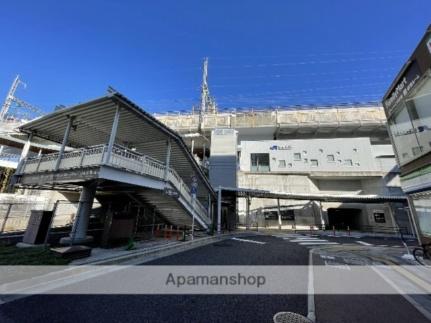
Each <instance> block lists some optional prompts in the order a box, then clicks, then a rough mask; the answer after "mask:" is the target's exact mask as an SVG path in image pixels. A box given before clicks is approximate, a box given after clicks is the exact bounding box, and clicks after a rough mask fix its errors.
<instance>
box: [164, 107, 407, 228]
mask: <svg viewBox="0 0 431 323" xmlns="http://www.w3.org/2000/svg"><path fill="white" fill-rule="evenodd" d="M156 117H157V118H158V119H159V120H160V121H162V122H164V123H165V124H166V125H169V126H170V127H172V128H173V129H175V130H177V131H178V132H180V133H181V134H182V135H183V137H184V138H185V141H186V142H187V143H188V146H189V147H190V149H193V151H192V152H193V154H194V155H195V156H197V157H199V158H207V156H211V157H210V164H209V169H210V174H211V173H216V174H217V176H215V177H216V178H217V180H216V182H217V183H216V185H215V188H217V186H218V185H219V182H220V178H228V179H227V181H231V183H232V178H234V177H233V176H231V175H229V176H223V174H222V172H223V170H224V169H227V166H226V165H223V169H222V168H220V167H219V165H218V164H217V163H214V162H211V161H212V160H213V161H215V160H217V159H216V158H213V157H212V154H213V151H214V150H216V151H217V152H218V151H220V150H221V148H220V146H219V142H218V141H217V142H215V141H214V140H213V137H214V136H213V135H211V132H212V133H213V134H214V129H219V130H217V131H219V132H222V131H223V130H222V129H231V130H235V133H236V137H237V144H238V146H237V158H236V161H235V162H231V163H232V167H236V169H237V171H236V176H235V177H236V185H235V187H238V188H239V189H251V190H263V191H267V192H278V193H283V194H286V193H293V194H298V193H299V194H304V195H307V194H310V195H314V196H319V195H322V196H323V195H328V194H329V195H334V196H337V195H339V196H341V195H344V196H345V195H347V196H360V195H367V196H371V195H372V196H379V197H391V196H398V197H400V196H403V193H402V190H401V188H400V181H399V169H398V167H397V164H396V160H395V155H394V152H393V149H392V146H391V144H390V140H389V137H388V133H387V129H386V120H385V115H384V112H383V109H382V108H381V107H380V106H370V105H353V106H338V107H292V108H277V109H266V110H254V109H250V110H249V111H234V110H232V111H228V112H219V113H212V114H206V115H203V116H200V117H198V116H196V115H193V114H186V115H184V114H177V115H169V114H167V115H157V116H156ZM224 131H225V132H226V130H224ZM223 149H225V146H223V147H222V150H223ZM230 155H232V153H230ZM232 167H231V168H229V169H232ZM213 168H216V169H213ZM221 181H223V179H222V180H221ZM222 186H223V185H222ZM225 186H230V187H232V184H231V185H225ZM237 197H238V196H237ZM247 201H249V205H248V207H249V218H247V217H246V214H247ZM236 203H237V209H236V212H237V213H236V214H235V217H236V218H237V221H238V223H239V224H244V225H260V226H267V227H268V226H274V227H276V226H278V225H279V222H278V219H277V218H278V212H279V213H281V218H282V223H281V225H282V226H283V227H286V228H290V227H292V226H294V225H296V226H301V225H302V226H304V225H305V226H307V227H308V226H321V225H325V226H326V227H331V228H332V226H335V227H336V228H339V229H346V228H347V227H349V228H350V229H352V230H353V229H358V230H369V229H373V228H374V229H378V228H380V229H382V228H383V229H384V228H387V230H389V231H390V230H392V229H393V230H396V227H403V229H404V230H405V231H408V232H412V231H413V230H412V224H411V223H410V222H409V221H408V216H407V213H406V204H405V203H404V202H403V199H400V201H399V202H394V201H389V200H388V202H385V201H383V200H382V202H373V203H364V202H358V203H352V202H350V203H346V202H336V201H332V202H317V201H315V200H312V199H311V198H310V200H305V199H301V200H297V199H292V200H289V199H281V200H279V202H278V203H277V199H274V198H271V199H266V198H251V199H246V198H241V197H240V198H237V199H236Z"/></svg>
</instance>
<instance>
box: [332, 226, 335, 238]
mask: <svg viewBox="0 0 431 323" xmlns="http://www.w3.org/2000/svg"><path fill="white" fill-rule="evenodd" d="M332 231H333V232H334V237H335V225H333V226H332Z"/></svg>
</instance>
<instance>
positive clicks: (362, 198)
mask: <svg viewBox="0 0 431 323" xmlns="http://www.w3.org/2000/svg"><path fill="white" fill-rule="evenodd" d="M220 189H221V190H222V192H223V194H232V195H234V196H236V197H251V198H266V199H281V200H303V201H322V202H344V203H384V202H404V203H405V202H406V201H407V197H406V196H397V195H358V194H322V193H320V194H319V193H317V194H316V193H309V194H308V193H307V194H298V193H282V192H274V191H265V190H253V189H248V188H235V187H221V188H220Z"/></svg>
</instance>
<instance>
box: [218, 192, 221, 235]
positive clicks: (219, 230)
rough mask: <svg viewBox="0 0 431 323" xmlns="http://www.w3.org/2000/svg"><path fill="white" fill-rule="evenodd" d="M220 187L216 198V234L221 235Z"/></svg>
mask: <svg viewBox="0 0 431 323" xmlns="http://www.w3.org/2000/svg"><path fill="white" fill-rule="evenodd" d="M221 199H222V194H221V186H219V187H218V196H217V234H220V233H221Z"/></svg>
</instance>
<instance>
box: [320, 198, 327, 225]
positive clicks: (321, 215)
mask: <svg viewBox="0 0 431 323" xmlns="http://www.w3.org/2000/svg"><path fill="white" fill-rule="evenodd" d="M319 214H320V224H321V225H322V230H325V229H326V223H325V219H324V218H323V208H322V201H319Z"/></svg>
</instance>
